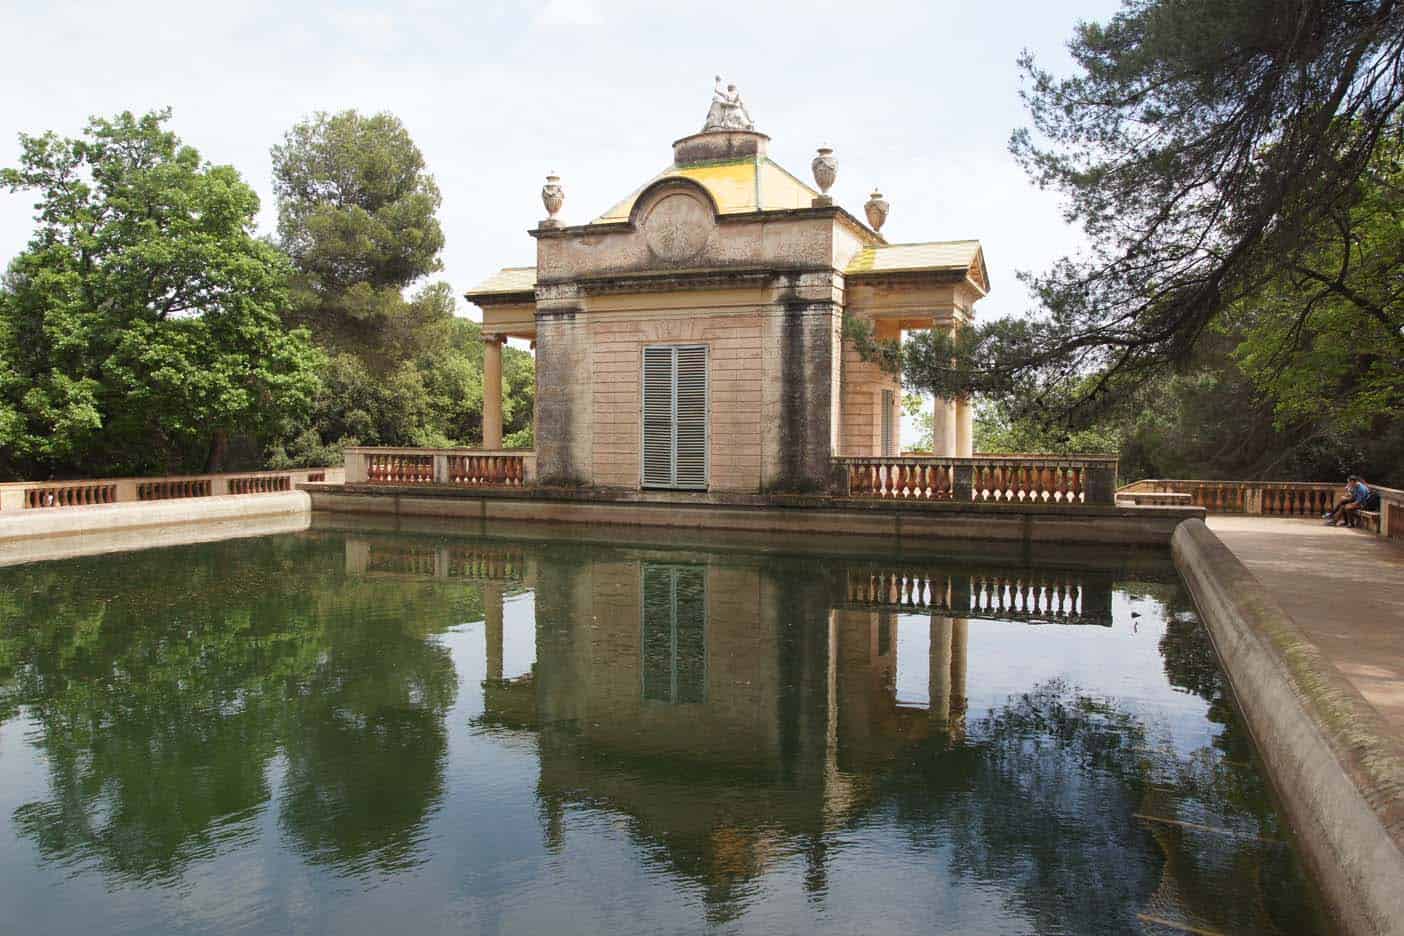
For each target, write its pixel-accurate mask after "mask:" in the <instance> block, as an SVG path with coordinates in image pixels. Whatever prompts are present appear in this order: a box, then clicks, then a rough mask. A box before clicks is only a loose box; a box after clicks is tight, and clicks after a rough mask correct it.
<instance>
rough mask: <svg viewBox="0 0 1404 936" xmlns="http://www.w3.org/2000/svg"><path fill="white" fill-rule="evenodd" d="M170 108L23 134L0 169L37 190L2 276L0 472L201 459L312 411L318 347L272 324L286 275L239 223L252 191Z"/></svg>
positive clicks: (159, 468) (279, 260)
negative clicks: (174, 127)
mask: <svg viewBox="0 0 1404 936" xmlns="http://www.w3.org/2000/svg"><path fill="white" fill-rule="evenodd" d="M169 119H170V112H169V111H161V112H155V113H149V114H145V115H143V116H141V117H136V116H133V115H132V114H131V113H122V114H120V115H118V116H116V117H115V118H112V119H110V120H109V119H103V118H94V119H93V120H92V121H91V122H90V123H89V124H88V126H87V128H86V129H85V131H84V133H83V135H82V136H81V137H79V138H76V139H73V138H61V137H59V136H56V135H55V134H53V133H45V134H42V135H39V136H28V135H24V134H22V135H21V136H20V143H21V157H20V164H19V166H18V167H16V168H8V169H3V170H0V185H3V186H4V187H5V188H7V189H9V190H10V191H20V190H29V191H34V192H36V193H37V195H38V201H37V202H36V205H35V209H36V214H35V221H36V224H37V226H36V229H35V232H34V236H33V238H32V239H31V241H30V243H29V246H28V248H27V249H26V250H25V251H24V252H23V253H22V254H20V255H19V256H18V257H17V258H15V260H14V261H13V262H12V263H11V265H10V267H9V270H8V272H7V273H6V275H5V279H4V282H3V286H0V452H4V453H5V454H4V456H2V457H3V462H4V463H3V464H0V471H4V472H6V473H9V474H12V475H19V476H28V477H34V476H44V475H49V474H65V473H69V474H72V473H77V474H86V475H113V474H131V473H161V472H168V471H173V470H198V469H199V468H201V467H202V466H208V467H209V469H210V470H214V469H215V468H217V467H218V465H217V464H211V463H217V462H218V460H219V456H220V453H221V452H222V450H223V445H224V441H225V440H227V439H228V437H229V436H230V435H231V434H235V433H242V434H253V435H258V434H260V433H264V432H268V431H270V430H271V429H272V427H274V426H276V425H278V424H280V423H282V422H284V421H286V420H290V419H296V418H299V417H301V416H303V415H305V413H306V412H307V410H308V409H309V407H310V404H311V400H312V397H313V395H314V394H315V392H316V390H317V383H318V381H317V369H318V367H319V364H320V355H319V353H318V352H317V350H316V349H315V347H314V346H313V345H312V344H311V342H310V339H309V336H308V335H307V334H306V333H305V332H301V331H291V332H290V331H288V330H287V329H286V328H285V327H284V326H283V324H282V322H281V320H280V318H279V311H280V310H281V309H282V307H283V306H284V304H285V302H286V299H287V279H288V276H289V275H290V273H291V270H290V267H289V265H288V264H287V261H286V259H285V258H284V257H283V256H282V255H281V254H280V253H279V251H278V250H277V249H276V248H275V247H273V246H272V245H270V244H267V243H265V242H263V241H260V240H259V239H257V238H256V237H255V236H254V234H253V230H254V215H255V214H256V212H257V211H258V196H257V195H256V194H255V193H254V192H253V190H252V189H251V188H249V186H248V185H246V184H245V183H244V181H243V180H242V179H241V178H240V176H239V174H238V173H237V172H236V171H235V170H234V169H233V168H231V167H229V166H216V165H211V164H209V163H208V162H205V161H203V160H202V159H201V158H200V155H199V154H198V153H197V152H196V151H195V150H194V149H193V148H191V147H189V146H186V145H184V144H182V143H181V141H180V140H179V139H178V138H177V137H176V135H175V134H174V133H172V132H171V131H169V130H167V129H166V127H165V124H166V123H167V121H168V120H169Z"/></svg>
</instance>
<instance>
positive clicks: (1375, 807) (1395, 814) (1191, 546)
mask: <svg viewBox="0 0 1404 936" xmlns="http://www.w3.org/2000/svg"><path fill="white" fill-rule="evenodd" d="M1171 555H1172V557H1173V560H1174V563H1175V567H1176V568H1177V569H1178V570H1179V572H1180V575H1181V577H1182V578H1183V579H1184V581H1185V585H1186V587H1187V588H1188V589H1189V591H1190V594H1191V596H1192V597H1193V599H1194V603H1195V606H1196V607H1197V608H1198V609H1199V614H1200V617H1201V619H1202V620H1203V622H1204V625H1205V627H1206V628H1207V630H1208V632H1209V636H1210V639H1211V640H1212V641H1213V644H1214V649H1215V652H1216V653H1217V654H1218V657H1219V661H1220V664H1221V665H1222V666H1223V669H1224V672H1225V674H1226V675H1227V676H1228V680H1229V684H1230V686H1231V688H1232V690H1233V694H1234V696H1235V699H1236V701H1237V703H1238V706H1239V709H1240V710H1241V711H1242V712H1243V717H1244V720H1245V722H1246V723H1247V726H1248V729H1249V731H1250V733H1251V734H1252V736H1253V739H1254V741H1255V742H1256V744H1257V746H1258V750H1259V753H1260V755H1261V756H1262V759H1263V762H1264V763H1265V764H1266V765H1267V771H1268V775H1269V778H1270V780H1271V782H1272V783H1273V785H1274V786H1275V787H1276V789H1277V791H1278V794H1279V796H1280V797H1281V800H1282V803H1283V806H1284V809H1285V811H1286V813H1287V816H1288V819H1289V820H1290V821H1291V823H1292V825H1293V827H1294V828H1295V829H1296V831H1297V837H1298V842H1299V844H1300V848H1301V852H1302V855H1303V857H1304V858H1305V860H1306V862H1307V864H1308V866H1309V867H1310V870H1311V872H1312V874H1313V876H1314V877H1315V878H1316V881H1317V883H1318V885H1319V886H1320V887H1321V889H1322V891H1323V893H1324V894H1325V895H1326V898H1327V901H1328V902H1329V903H1330V905H1331V910H1332V911H1333V912H1334V913H1335V914H1336V916H1337V918H1338V922H1339V923H1340V924H1341V925H1342V926H1343V927H1344V931H1345V932H1347V933H1350V934H1352V936H1357V934H1358V936H1367V934H1368V936H1386V934H1392V936H1398V934H1404V744H1401V743H1400V740H1399V739H1398V738H1397V737H1396V736H1395V735H1394V734H1393V733H1392V732H1391V731H1390V730H1389V728H1388V727H1387V726H1386V725H1385V723H1384V721H1383V719H1382V718H1381V717H1380V715H1379V713H1377V712H1376V711H1375V710H1374V708H1372V707H1371V706H1370V704H1369V703H1368V702H1366V701H1365V699H1364V697H1363V696H1361V695H1360V693H1359V691H1357V690H1356V689H1355V687H1354V686H1352V685H1350V683H1349V682H1347V681H1346V679H1345V677H1344V676H1342V675H1341V673H1340V672H1339V671H1337V670H1336V668H1335V667H1334V666H1332V665H1331V663H1330V662H1329V661H1328V660H1326V659H1325V657H1324V656H1323V655H1322V653H1321V651H1320V650H1319V649H1318V648H1317V646H1316V645H1315V644H1314V643H1312V642H1311V641H1310V640H1308V639H1307V637H1306V635H1305V634H1303V633H1302V631H1301V629H1300V628H1299V627H1298V626H1297V623H1296V622H1295V621H1294V620H1292V618H1291V616H1290V615H1289V614H1288V613H1287V612H1286V611H1285V610H1284V609H1283V608H1282V606H1281V605H1280V604H1279V603H1278V602H1277V600H1276V599H1275V598H1273V596H1272V595H1271V594H1270V593H1269V592H1268V590H1267V589H1266V588H1265V587H1264V586H1263V584H1262V583H1261V582H1260V581H1258V579H1257V577H1255V576H1254V575H1253V574H1252V572H1250V571H1249V570H1248V568H1247V566H1245V565H1244V564H1243V563H1242V562H1241V561H1240V560H1239V559H1238V557H1237V556H1235V555H1234V554H1233V552H1232V551H1231V550H1229V548H1228V547H1227V546H1226V545H1224V543H1223V541H1222V540H1220V539H1219V538H1218V537H1217V536H1215V535H1214V533H1213V531H1211V530H1210V529H1209V528H1208V527H1207V526H1206V525H1205V524H1204V522H1203V521H1202V520H1186V521H1184V522H1182V523H1180V524H1179V526H1178V527H1176V529H1175V532H1174V534H1173V535H1172V537H1171Z"/></svg>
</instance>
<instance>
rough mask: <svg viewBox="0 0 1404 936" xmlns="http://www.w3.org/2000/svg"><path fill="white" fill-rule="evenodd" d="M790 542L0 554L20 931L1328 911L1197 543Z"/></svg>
mask: <svg viewBox="0 0 1404 936" xmlns="http://www.w3.org/2000/svg"><path fill="white" fill-rule="evenodd" d="M761 547H763V548H761ZM761 547H757V546H756V544H751V545H750V546H749V547H748V548H744V549H742V548H728V549H725V550H720V551H709V550H707V549H703V548H699V547H688V548H684V547H681V546H674V547H673V548H664V547H659V546H652V545H643V544H626V543H615V544H613V545H607V546H606V545H593V546H585V545H582V544H579V543H571V542H563V541H555V542H536V543H533V542H526V541H512V540H501V539H471V538H464V537H448V536H410V535H397V534H385V533H369V532H366V533H362V532H333V531H323V532H310V533H305V534H294V535H286V536H279V537H270V538H264V539H251V540H238V541H230V542H224V543H216V544H209V545H201V546H191V547H180V548H172V549H160V550H151V551H147V552H138V553H128V554H122V555H113V556H105V557H100V558H90V559H76V560H66V561H59V562H51V563H41V564H34V565H28V566H19V567H12V568H8V569H0V908H3V912H2V913H0V919H2V920H4V921H5V925H4V926H3V927H0V928H3V929H4V930H5V931H7V932H8V931H13V932H22V933H26V934H49V933H55V934H57V933H211V934H222V933H284V932H297V933H375V934H383V933H397V934H400V933H402V934H418V933H448V932H452V933H499V932H501V933H538V932H540V933H566V932H572V933H573V932H587V933H588V932H597V933H664V932H666V933H687V932H697V931H701V930H713V931H717V932H728V933H730V932H748V933H749V932H754V933H766V934H771V933H791V932H794V933H799V932H805V933H809V932H816V933H855V932H862V933H865V934H868V933H910V932H943V933H968V934H986V933H988V934H1009V933H1108V934H1111V933H1116V934H1120V933H1128V932H1148V933H1160V932H1164V933H1173V932H1183V931H1185V929H1184V928H1186V927H1193V928H1195V929H1197V930H1202V931H1207V932H1214V933H1317V932H1326V931H1328V930H1329V927H1328V926H1327V925H1326V924H1324V923H1323V922H1321V916H1320V913H1319V911H1318V909H1317V899H1316V898H1315V896H1314V893H1313V891H1312V888H1311V887H1310V885H1309V884H1308V883H1307V881H1306V879H1305V877H1304V874H1303V872H1302V870H1301V868H1300V865H1299V862H1298V860H1297V859H1296V857H1295V854H1294V850H1293V846H1292V843H1291V834H1290V831H1289V830H1288V829H1287V828H1286V826H1285V823H1284V822H1283V821H1282V820H1281V819H1280V818H1279V816H1278V814H1277V812H1276V811H1275V808H1274V806H1273V804H1272V802H1271V798H1270V795H1269V791H1268V789H1267V786H1266V784H1265V782H1264V779H1263V776H1262V774H1261V772H1260V769H1259V766H1258V764H1257V760H1256V757H1255V755H1254V753H1253V750H1252V746H1251V743H1250V741H1249V740H1248V738H1247V735H1246V733H1245V731H1244V729H1243V726H1242V724H1241V723H1240V721H1239V719H1238V716H1237V714H1236V713H1235V711H1234V709H1233V708H1232V706H1231V704H1230V702H1229V701H1228V700H1227V698H1226V692H1225V685H1224V681H1223V678H1222V676H1221V674H1220V672H1219V670H1218V668H1217V665H1216V663H1215V658H1214V654H1213V651H1212V649H1211V647H1210V646H1209V643H1208V640H1207V638H1206V635H1205V633H1204V631H1203V629H1202V627H1201V626H1200V625H1199V624H1198V622H1197V621H1196V620H1195V617H1194V613H1193V609H1192V606H1191V605H1190V604H1189V602H1188V601H1187V599H1186V596H1185V593H1184V591H1183V590H1182V588H1181V586H1180V585H1179V584H1178V582H1177V581H1176V580H1175V578H1174V576H1173V573H1172V572H1171V571H1170V570H1169V569H1168V567H1165V566H1162V565H1158V564H1156V563H1153V562H1152V563H1139V564H1132V563H1130V562H1129V561H1128V560H1126V559H1125V558H1124V557H1121V558H1118V559H1116V560H1114V561H1112V562H1110V563H1107V562H1103V563H1098V562H1091V561H1087V560H1083V559H1078V560H1076V561H1074V559H1073V558H1072V557H1067V558H1066V559H1065V560H1060V561H1059V562H1058V563H1056V564H1053V565H1048V564H1045V565H1042V566H1039V567H1036V568H1031V567H1028V566H1027V565H1025V564H1023V563H1021V562H1007V561H1006V562H984V563H980V562H970V561H961V562H952V561H950V560H943V559H938V558H933V557H912V556H910V555H908V556H905V557H902V558H900V559H899V558H896V557H884V556H882V555H877V554H873V553H872V552H868V553H866V554H864V555H858V556H843V555H815V554H812V553H807V554H801V553H799V552H798V551H797V548H796V546H795V544H792V543H791V544H787V543H776V544H761Z"/></svg>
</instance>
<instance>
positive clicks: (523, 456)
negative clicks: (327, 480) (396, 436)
mask: <svg viewBox="0 0 1404 936" xmlns="http://www.w3.org/2000/svg"><path fill="white" fill-rule="evenodd" d="M535 480H536V453H535V452H533V451H527V450H520V449H519V450H511V449H500V450H497V451H491V452H489V451H484V450H483V449H468V448H446V449H427V448H370V447H364V446H352V447H350V448H348V449H346V483H347V484H387V485H405V486H413V485H449V486H452V487H474V488H476V487H525V486H526V485H529V484H532V483H533V482H535Z"/></svg>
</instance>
